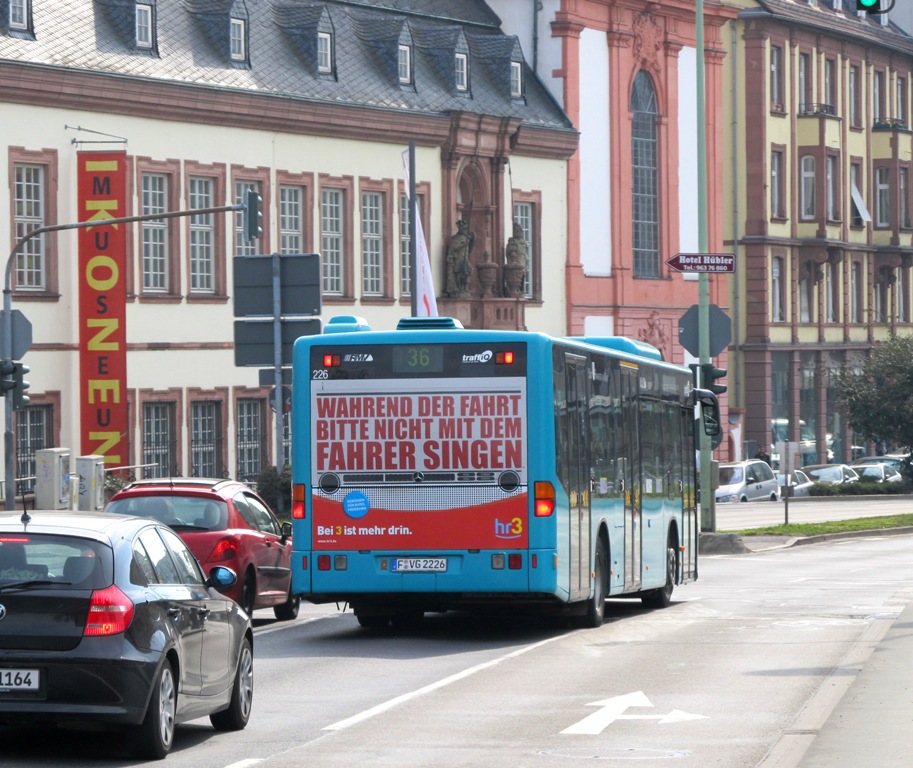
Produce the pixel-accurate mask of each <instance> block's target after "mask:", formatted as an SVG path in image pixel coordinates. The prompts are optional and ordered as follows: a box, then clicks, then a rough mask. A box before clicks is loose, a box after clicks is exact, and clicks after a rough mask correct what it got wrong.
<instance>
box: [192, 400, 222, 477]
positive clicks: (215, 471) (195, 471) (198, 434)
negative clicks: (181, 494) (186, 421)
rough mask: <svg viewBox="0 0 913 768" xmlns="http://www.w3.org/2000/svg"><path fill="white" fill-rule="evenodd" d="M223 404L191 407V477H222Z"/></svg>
mask: <svg viewBox="0 0 913 768" xmlns="http://www.w3.org/2000/svg"><path fill="white" fill-rule="evenodd" d="M221 413H222V404H221V403H219V402H217V401H201V402H195V403H191V405H190V476H191V477H222V475H223V474H224V473H223V469H222V418H221Z"/></svg>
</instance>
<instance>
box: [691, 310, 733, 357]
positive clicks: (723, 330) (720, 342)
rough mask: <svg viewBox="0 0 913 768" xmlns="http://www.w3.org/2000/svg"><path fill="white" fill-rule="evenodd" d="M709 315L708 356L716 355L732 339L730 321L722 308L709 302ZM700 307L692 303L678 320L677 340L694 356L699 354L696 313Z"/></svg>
mask: <svg viewBox="0 0 913 768" xmlns="http://www.w3.org/2000/svg"><path fill="white" fill-rule="evenodd" d="M707 309H708V310H709V313H708V314H709V316H710V350H709V354H710V357H716V356H717V355H718V354H720V352H722V351H723V350H724V349H726V347H728V346H729V342H730V341H731V340H732V322H731V321H730V320H729V315H727V314H726V313H725V312H724V311H723V310H722V309H720V308H719V307H718V306H717V305H716V304H711V305H710V306H709V307H708V308H707ZM699 312H700V308H699V307H698V305H697V304H692V305H691V306H690V307H689V308H688V309H687V310H686V311H685V314H684V315H682V317H681V319H680V320H679V321H678V341H679V344H681V345H682V346H683V347H684V348H685V349H687V350H688V351H689V352H690V353H691V354H692V355H694V356H695V357H699V356H700V349H699V348H698V345H699V339H698V336H699V329H698V314H699Z"/></svg>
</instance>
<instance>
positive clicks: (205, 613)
mask: <svg viewBox="0 0 913 768" xmlns="http://www.w3.org/2000/svg"><path fill="white" fill-rule="evenodd" d="M196 611H197V615H198V616H199V617H200V618H201V619H205V618H207V617H208V616H209V608H207V607H205V606H203V607H202V608H197V609H196Z"/></svg>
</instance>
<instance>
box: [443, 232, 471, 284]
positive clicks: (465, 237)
mask: <svg viewBox="0 0 913 768" xmlns="http://www.w3.org/2000/svg"><path fill="white" fill-rule="evenodd" d="M474 242H475V235H473V233H472V232H470V231H469V224H468V223H467V222H465V221H463V219H460V220H459V221H457V231H456V234H455V235H454V236H453V237H452V238H450V243H449V245H448V246H447V296H448V297H449V298H451V299H465V298H468V297H469V274H470V271H471V269H472V267H471V265H470V263H469V254H470V252H471V251H472V246H473V243H474Z"/></svg>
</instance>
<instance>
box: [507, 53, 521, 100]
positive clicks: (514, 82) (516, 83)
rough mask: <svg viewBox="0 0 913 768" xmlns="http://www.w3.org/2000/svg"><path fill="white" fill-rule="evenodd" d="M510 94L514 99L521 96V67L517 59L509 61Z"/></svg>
mask: <svg viewBox="0 0 913 768" xmlns="http://www.w3.org/2000/svg"><path fill="white" fill-rule="evenodd" d="M510 95H511V98H514V99H519V98H522V96H523V68H522V65H521V63H520V62H519V61H512V62H510Z"/></svg>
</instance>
